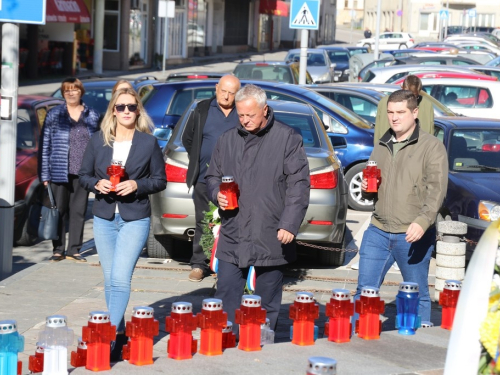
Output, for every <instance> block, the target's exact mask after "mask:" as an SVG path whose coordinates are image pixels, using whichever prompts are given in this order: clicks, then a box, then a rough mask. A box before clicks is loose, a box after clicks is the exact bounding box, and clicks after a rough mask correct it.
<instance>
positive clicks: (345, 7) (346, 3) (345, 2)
mask: <svg viewBox="0 0 500 375" xmlns="http://www.w3.org/2000/svg"><path fill="white" fill-rule="evenodd" d="M344 9H349V0H345V1H344Z"/></svg>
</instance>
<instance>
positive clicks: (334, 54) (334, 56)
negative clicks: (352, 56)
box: [326, 51, 349, 63]
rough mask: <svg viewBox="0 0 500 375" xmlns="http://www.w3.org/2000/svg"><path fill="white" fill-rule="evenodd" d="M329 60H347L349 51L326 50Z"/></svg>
mask: <svg viewBox="0 0 500 375" xmlns="http://www.w3.org/2000/svg"><path fill="white" fill-rule="evenodd" d="M326 52H327V53H328V57H329V58H330V61H331V62H334V63H336V62H349V53H348V52H344V51H326Z"/></svg>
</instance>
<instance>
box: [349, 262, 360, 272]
mask: <svg viewBox="0 0 500 375" xmlns="http://www.w3.org/2000/svg"><path fill="white" fill-rule="evenodd" d="M351 269H352V270H359V262H356V263H354V264H351Z"/></svg>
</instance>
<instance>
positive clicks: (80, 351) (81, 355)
mask: <svg viewBox="0 0 500 375" xmlns="http://www.w3.org/2000/svg"><path fill="white" fill-rule="evenodd" d="M86 364H87V343H86V342H85V341H83V340H82V338H81V337H78V347H77V348H76V352H75V351H73V352H71V366H73V367H83V366H85V365H86Z"/></svg>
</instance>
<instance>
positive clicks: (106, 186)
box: [95, 179, 113, 194]
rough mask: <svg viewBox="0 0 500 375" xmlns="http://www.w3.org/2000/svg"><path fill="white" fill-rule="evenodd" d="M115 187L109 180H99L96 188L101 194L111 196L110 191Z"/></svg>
mask: <svg viewBox="0 0 500 375" xmlns="http://www.w3.org/2000/svg"><path fill="white" fill-rule="evenodd" d="M112 186H113V185H112V184H111V181H109V180H105V179H102V180H99V181H98V182H97V184H96V185H95V188H96V189H97V190H98V191H99V192H100V193H101V194H109V191H110V190H111V187H112Z"/></svg>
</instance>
